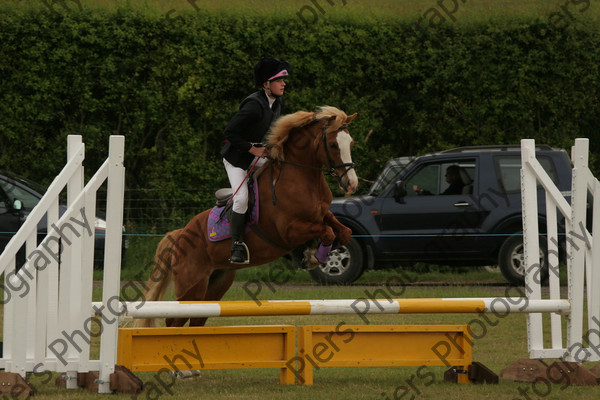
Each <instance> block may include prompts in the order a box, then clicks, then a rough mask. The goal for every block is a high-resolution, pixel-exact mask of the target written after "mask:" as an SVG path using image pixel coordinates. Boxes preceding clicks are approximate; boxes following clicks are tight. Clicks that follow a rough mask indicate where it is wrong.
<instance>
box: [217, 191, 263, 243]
mask: <svg viewBox="0 0 600 400" xmlns="http://www.w3.org/2000/svg"><path fill="white" fill-rule="evenodd" d="M248 190H249V192H250V195H254V202H252V201H250V202H249V203H254V204H253V205H252V204H251V206H252V209H250V210H249V211H250V220H249V221H248V222H247V223H246V232H247V231H248V230H250V226H251V225H254V224H256V223H258V182H257V181H256V180H253V181H252V182H251V183H250V184H249V185H248ZM225 207H226V206H220V207H219V206H215V207H213V208H212V209H211V210H210V213H209V214H208V224H207V228H208V229H207V230H206V232H208V240H210V241H211V242H218V241H221V240H225V239H229V238H230V237H231V232H230V228H229V225H230V223H229V218H228V215H227V213H223V210H224V209H225ZM221 213H223V215H222V216H221Z"/></svg>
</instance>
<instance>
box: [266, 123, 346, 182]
mask: <svg viewBox="0 0 600 400" xmlns="http://www.w3.org/2000/svg"><path fill="white" fill-rule="evenodd" d="M328 127H329V121H327V122H326V123H325V124H323V128H322V134H321V136H322V138H323V141H322V143H323V148H324V149H325V154H326V155H327V164H328V168H327V169H326V168H320V167H313V166H312V165H306V164H300V163H295V162H293V161H287V160H274V159H271V160H272V161H278V162H280V163H283V164H290V165H294V166H296V167H302V168H308V169H314V170H318V171H322V172H323V173H329V175H331V176H335V177H336V178H337V180H338V183H340V185H341V183H342V178H343V177H344V176H346V174H348V172H350V170H351V169H354V163H352V162H349V163H341V164H334V162H333V160H332V158H331V154H330V153H329V147H327V128H328ZM346 128H348V125H342V126H340V127H339V128H337V129H336V130H335V131H334V133H337V132H339V131H343V130H345V129H346ZM315 151H319V148H318V147H317V149H316V150H315ZM343 167H345V168H346V169H345V171H344V173H343V174H341V175H338V173H337V172H336V168H343Z"/></svg>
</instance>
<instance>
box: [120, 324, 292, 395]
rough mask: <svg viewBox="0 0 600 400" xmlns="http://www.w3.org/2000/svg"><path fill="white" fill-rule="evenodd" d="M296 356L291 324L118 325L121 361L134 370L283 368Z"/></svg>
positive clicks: (288, 377)
mask: <svg viewBox="0 0 600 400" xmlns="http://www.w3.org/2000/svg"><path fill="white" fill-rule="evenodd" d="M295 354H296V327H295V326H293V325H260V326H258V325H257V326H219V327H186V328H141V329H135V328H133V329H132V328H128V329H119V340H118V348H117V364H119V365H123V366H124V367H127V368H129V369H130V370H131V371H134V372H135V371H159V370H192V369H228V368H280V369H281V376H280V381H281V383H283V384H293V383H294V371H292V370H290V369H289V368H287V362H288V361H289V360H290V359H293V358H294V356H295Z"/></svg>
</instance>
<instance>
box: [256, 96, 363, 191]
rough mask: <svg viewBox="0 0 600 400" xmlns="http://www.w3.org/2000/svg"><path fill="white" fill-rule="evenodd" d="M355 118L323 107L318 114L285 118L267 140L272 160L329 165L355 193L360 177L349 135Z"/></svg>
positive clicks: (308, 165) (315, 166) (316, 166)
mask: <svg viewBox="0 0 600 400" xmlns="http://www.w3.org/2000/svg"><path fill="white" fill-rule="evenodd" d="M354 117H356V114H353V115H350V116H348V115H346V113H345V112H343V111H341V110H339V109H337V108H335V107H330V106H324V107H321V108H319V110H318V111H317V112H315V113H312V112H307V111H298V112H296V113H294V114H288V115H286V116H283V117H281V118H279V120H277V122H276V123H275V124H274V125H273V127H272V128H271V132H270V133H269V136H268V137H267V147H269V157H271V158H272V159H274V160H277V161H281V162H288V163H290V164H295V165H298V166H300V167H304V168H312V169H320V168H321V167H323V166H325V167H326V168H327V169H328V170H329V171H330V172H331V174H332V175H334V176H337V178H338V180H339V183H340V187H341V188H342V190H343V191H345V192H347V193H350V194H351V193H354V192H355V191H356V188H357V187H358V178H357V176H356V172H355V171H354V163H353V162H352V156H351V152H352V146H353V145H354V141H353V140H352V137H351V136H350V134H349V133H348V125H349V124H350V123H351V122H352V120H353V119H354ZM309 148H311V150H309ZM307 150H309V151H308V152H307Z"/></svg>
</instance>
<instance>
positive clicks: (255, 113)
mask: <svg viewBox="0 0 600 400" xmlns="http://www.w3.org/2000/svg"><path fill="white" fill-rule="evenodd" d="M282 109H283V98H281V97H278V98H276V99H275V102H274V103H273V106H272V107H269V100H268V99H267V95H266V93H265V92H264V91H263V90H259V91H257V92H254V93H252V94H251V95H250V96H248V97H246V98H245V99H244V101H242V104H240V108H239V110H238V112H237V113H236V114H235V115H234V116H233V118H232V119H231V121H229V124H228V125H227V127H226V128H225V131H224V132H223V135H224V136H225V140H224V143H225V144H224V146H223V149H222V150H221V155H223V157H224V158H225V159H226V160H227V161H229V162H230V163H231V164H232V165H234V166H236V167H238V168H243V169H248V167H250V164H251V163H252V160H254V156H253V155H252V154H250V153H249V152H248V150H250V148H251V147H252V143H260V142H262V140H263V138H264V136H265V135H266V133H267V132H268V131H269V128H270V126H271V123H272V122H273V121H275V120H276V119H277V118H279V116H280V115H281V110H282Z"/></svg>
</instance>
